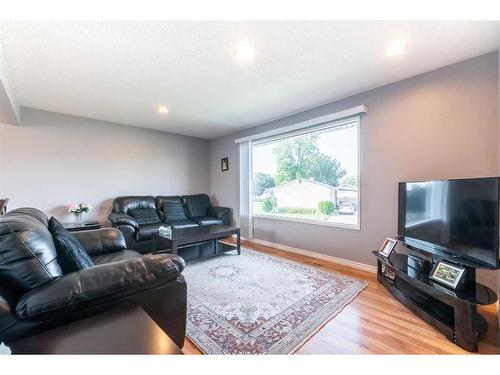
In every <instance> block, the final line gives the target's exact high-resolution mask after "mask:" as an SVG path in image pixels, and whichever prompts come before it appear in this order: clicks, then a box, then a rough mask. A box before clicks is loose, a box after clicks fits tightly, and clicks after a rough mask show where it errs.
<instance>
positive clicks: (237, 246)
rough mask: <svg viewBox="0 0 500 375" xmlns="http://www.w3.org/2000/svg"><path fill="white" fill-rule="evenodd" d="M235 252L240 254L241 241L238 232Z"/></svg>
mask: <svg viewBox="0 0 500 375" xmlns="http://www.w3.org/2000/svg"><path fill="white" fill-rule="evenodd" d="M236 250H237V251H238V255H240V254H241V240H240V230H239V229H238V232H236Z"/></svg>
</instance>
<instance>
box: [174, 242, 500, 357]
mask: <svg viewBox="0 0 500 375" xmlns="http://www.w3.org/2000/svg"><path fill="white" fill-rule="evenodd" d="M242 246H245V247H247V248H249V249H253V250H256V251H260V252H263V253H266V254H270V255H275V256H280V257H283V258H287V259H291V260H294V261H298V262H302V263H305V264H309V265H312V266H315V267H319V268H321V269H324V270H328V271H332V272H335V273H339V274H343V275H347V276H351V277H353V278H357V279H360V280H364V281H366V282H368V287H366V288H365V289H364V290H363V291H362V292H361V293H360V294H359V295H358V296H357V297H356V298H355V299H354V300H353V301H352V302H351V303H350V304H348V305H347V306H346V307H345V308H344V309H343V310H342V311H341V312H340V313H339V314H338V315H337V316H335V317H334V318H333V319H332V320H331V321H330V322H328V323H327V324H326V325H325V326H323V327H322V328H321V329H320V330H319V331H318V332H317V333H316V334H315V335H314V336H313V337H311V339H310V340H309V341H307V342H306V343H305V344H304V345H303V346H302V347H301V348H300V349H299V350H298V351H297V352H296V354H470V353H469V352H467V351H465V350H462V349H461V348H459V347H458V346H456V345H454V344H452V343H451V342H450V341H448V340H447V339H446V338H445V337H444V335H442V334H441V333H440V332H438V331H437V330H436V329H434V328H433V327H431V326H430V325H428V324H427V323H425V322H424V321H423V320H421V319H420V318H419V317H417V316H416V315H414V314H413V313H412V312H411V311H410V310H408V309H407V308H406V307H404V306H403V305H402V304H400V303H399V302H398V301H397V300H396V299H394V298H393V297H392V296H391V295H390V293H389V292H388V291H387V290H386V289H385V288H384V287H383V286H382V285H381V284H379V283H378V282H377V279H376V275H375V273H370V272H366V271H361V270H357V269H354V268H351V267H347V266H343V265H338V264H335V263H330V262H327V261H323V260H319V259H316V258H311V257H307V256H304V255H299V254H293V253H289V252H284V251H281V250H277V249H275V248H271V247H267V246H262V245H258V244H255V243H252V242H249V241H242ZM480 312H481V314H482V315H483V316H484V317H485V318H486V319H487V321H488V325H489V329H488V332H487V333H486V335H485V336H484V337H483V338H482V339H481V341H480V343H479V353H483V354H500V345H499V343H498V320H497V306H496V305H491V306H487V307H484V308H481V309H480ZM183 352H184V353H185V354H201V353H200V351H199V350H198V349H197V348H196V347H195V346H194V345H193V344H192V343H191V341H189V339H186V341H185V345H184V348H183Z"/></svg>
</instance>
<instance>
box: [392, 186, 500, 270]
mask: <svg viewBox="0 0 500 375" xmlns="http://www.w3.org/2000/svg"><path fill="white" fill-rule="evenodd" d="M498 200H499V178H496V177H492V178H475V179H464V180H439V181H423V182H402V183H400V184H399V215H398V234H399V236H400V237H404V239H405V240H416V241H418V242H419V243H420V244H421V245H423V248H422V249H423V250H429V248H430V249H431V250H439V251H445V252H451V253H453V254H455V255H458V256H463V257H466V258H468V259H470V260H474V261H478V262H480V263H486V264H488V265H490V266H492V267H496V266H497V263H498V235H499V222H498V215H499V203H498Z"/></svg>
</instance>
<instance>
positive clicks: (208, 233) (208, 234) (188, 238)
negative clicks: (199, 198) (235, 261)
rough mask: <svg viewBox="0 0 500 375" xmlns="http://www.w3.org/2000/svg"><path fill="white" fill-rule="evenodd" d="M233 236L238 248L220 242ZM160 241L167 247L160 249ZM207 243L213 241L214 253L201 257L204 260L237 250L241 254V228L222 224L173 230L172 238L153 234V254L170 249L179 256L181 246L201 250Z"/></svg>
mask: <svg viewBox="0 0 500 375" xmlns="http://www.w3.org/2000/svg"><path fill="white" fill-rule="evenodd" d="M233 235H236V246H233V245H230V244H226V243H221V242H219V240H221V239H223V238H227V237H231V236H233ZM160 241H161V242H162V243H164V244H165V245H166V248H164V249H159V248H158V243H159V242H160ZM207 241H211V243H212V249H213V252H212V253H210V255H205V256H201V257H203V258H204V257H207V256H212V255H218V254H222V253H225V252H228V251H232V250H236V251H237V252H238V255H240V254H241V246H240V245H241V241H240V228H239V227H233V226H230V225H222V224H217V225H204V226H199V227H194V228H182V229H174V228H172V238H166V237H163V236H161V235H160V234H159V233H158V232H156V233H154V234H153V250H152V252H153V253H156V252H164V251H166V249H168V248H170V251H171V252H172V254H177V253H178V250H179V247H180V246H185V245H193V246H192V247H196V246H197V247H198V248H201V247H202V244H203V243H206V242H207ZM192 247H191V248H192ZM181 250H184V249H181Z"/></svg>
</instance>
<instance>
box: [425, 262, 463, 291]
mask: <svg viewBox="0 0 500 375" xmlns="http://www.w3.org/2000/svg"><path fill="white" fill-rule="evenodd" d="M465 273H466V269H465V268H464V267H460V266H457V265H454V264H450V263H447V262H443V261H438V262H437V263H436V265H435V266H434V268H433V269H432V271H431V274H430V276H429V278H430V279H432V280H434V281H437V282H438V283H440V284H442V285H445V286H447V287H448V288H452V289H457V288H459V287H460V286H461V285H462V283H463V281H464V278H465Z"/></svg>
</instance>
